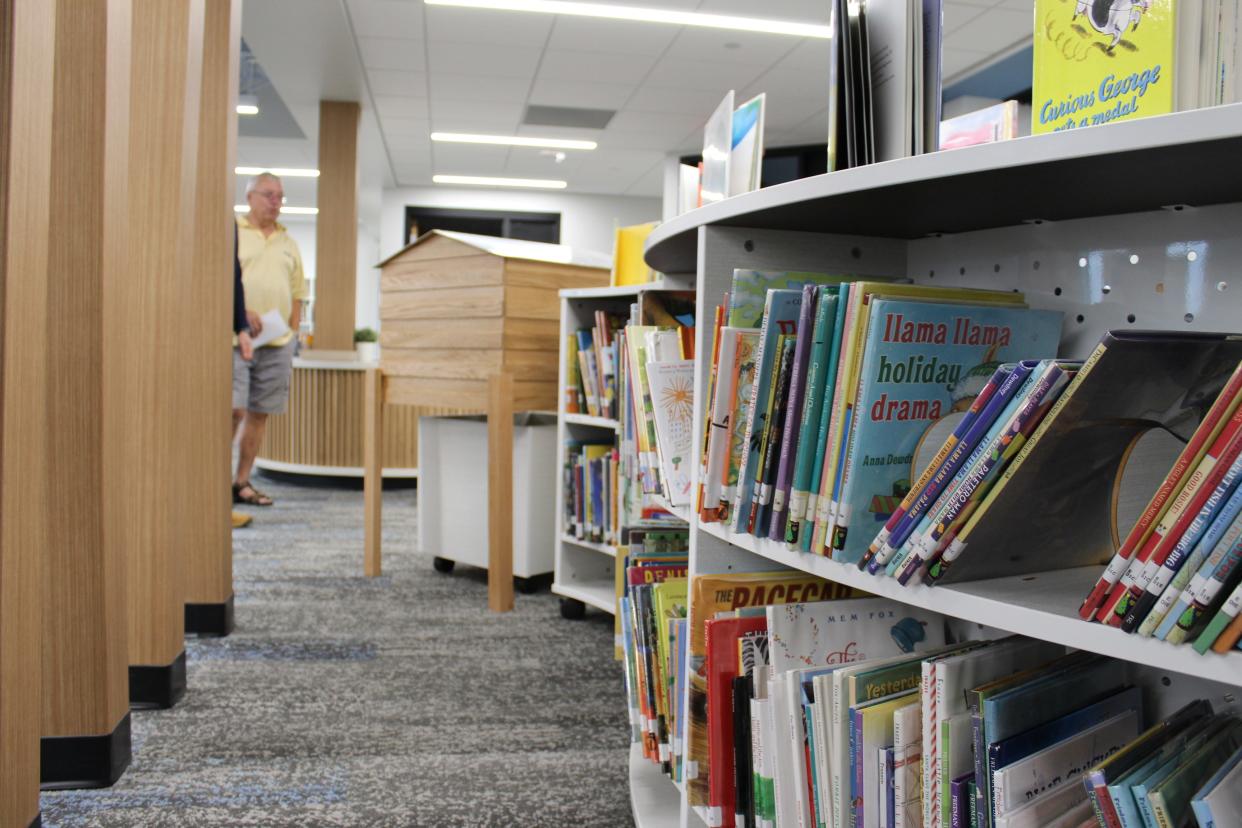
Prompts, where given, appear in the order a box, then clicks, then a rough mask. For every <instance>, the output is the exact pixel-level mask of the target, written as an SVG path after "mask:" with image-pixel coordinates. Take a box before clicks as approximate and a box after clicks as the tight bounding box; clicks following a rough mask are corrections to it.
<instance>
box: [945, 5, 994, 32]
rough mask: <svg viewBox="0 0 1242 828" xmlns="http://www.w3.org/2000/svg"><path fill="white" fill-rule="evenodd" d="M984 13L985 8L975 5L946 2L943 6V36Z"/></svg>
mask: <svg viewBox="0 0 1242 828" xmlns="http://www.w3.org/2000/svg"><path fill="white" fill-rule="evenodd" d="M989 5H990V4H989ZM985 11H987V8H986V7H984V6H980V5H978V4H977V3H967V2H963V0H946V2H945V4H944V32H945V34H949V33H951V32H954V31H956V30H957V29H960V28H961V27H962V26H965V25H966V24H967V23H969V22H970V21H971V20H974V19H975V18H976V17H978V16H979V15H981V14H983V13H984V12H985Z"/></svg>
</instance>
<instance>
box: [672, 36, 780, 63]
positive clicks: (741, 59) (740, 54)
mask: <svg viewBox="0 0 1242 828" xmlns="http://www.w3.org/2000/svg"><path fill="white" fill-rule="evenodd" d="M802 41H803V38H796V37H788V36H785V35H774V34H758V33H754V32H738V31H731V30H726V29H704V28H699V27H697V26H687V27H686V28H684V29H683V30H682V32H681V34H680V35H678V36H677V40H675V41H674V42H673V48H672V53H673V54H676V55H677V56H678V57H683V58H688V59H690V60H721V61H728V62H729V63H748V64H759V65H762V66H764V67H767V66H770V65H771V64H773V63H775V62H776V61H778V60H780V59H781V58H783V57H784V56H785V55H787V54H789V53H790V52H792V51H793V50H794V49H795V48H796V47H798V46H799V45H800V44H801V43H802Z"/></svg>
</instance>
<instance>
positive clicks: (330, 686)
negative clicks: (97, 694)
mask: <svg viewBox="0 0 1242 828" xmlns="http://www.w3.org/2000/svg"><path fill="white" fill-rule="evenodd" d="M256 479H257V478H256ZM261 485H262V486H263V487H264V488H265V489H266V490H267V491H269V492H270V493H271V494H272V495H273V496H274V497H276V498H277V504H276V505H275V506H274V507H271V508H267V509H252V510H251V511H252V512H253V513H254V514H255V522H254V524H252V526H251V528H248V529H241V530H238V531H236V532H235V533H234V538H235V570H236V574H235V584H236V601H237V631H236V632H235V633H234V634H233V635H232V636H230V637H229V638H224V639H202V640H190V641H188V642H187V654H188V661H189V692H188V693H187V695H186V697H185V699H184V701H182V702H181V704H179V705H178V706H177V707H176V708H174V709H172V710H169V711H160V712H146V711H144V712H135V713H134V714H133V729H134V759H133V764H132V765H131V766H130V768H129V770H128V771H127V772H126V774H125V776H124V777H122V779H121V781H120V782H119V783H118V784H117V785H115V786H114V787H113V788H111V789H109V790H101V791H77V792H67V793H55V794H51V793H49V794H44V796H43V817H44V824H45V825H47V826H50V827H51V828H71V826H109V828H110V827H111V826H126V827H127V828H128V827H129V826H263V827H264V828H268V827H269V826H270V827H271V828H276V827H277V826H459V825H460V826H467V825H468V826H610V828H611V827H612V826H627V825H631V824H632V821H631V817H630V810H629V793H628V781H627V780H628V776H627V770H626V761H627V756H628V745H627V740H628V736H627V733H628V729H627V726H626V722H625V712H624V711H625V702H624V689H623V678H622V673H621V668H620V666H619V665H618V664H617V663H616V662H614V661H613V660H612V618H611V616H605V615H603V614H599V613H589V614H588V616H587V620H586V621H582V622H570V621H565V620H562V619H561V617H560V614H559V612H558V607H557V600H556V598H555V596H553V595H551V594H550V593H549V592H548V591H547V590H546V588H545V589H544V590H543V591H542V592H540V593H538V594H536V595H531V596H527V595H518V596H517V610H516V611H515V612H513V613H511V614H508V615H495V614H491V613H489V612H487V610H486V604H487V587H486V577H485V574H484V573H483V572H481V571H479V570H469V569H465V570H464V571H463V570H461V569H459V571H458V572H456V573H454V574H452V575H449V576H445V575H440V574H438V573H436V572H434V571H433V570H432V567H431V558H430V556H429V555H424V554H422V553H417V552H415V551H414V545H415V509H414V500H415V491H414V490H413V489H412V488H405V489H396V490H390V491H388V492H386V493H385V498H384V509H385V520H384V526H385V533H384V544H385V552H386V557H385V566H386V570H385V571H386V574H385V576H384V577H383V578H380V579H376V580H368V579H365V578H363V577H362V576H361V570H362V565H361V549H362V493H361V490H360V489H358V488H356V487H350V486H349V485H348V484H346V485H344V486H329V485H310V486H308V485H302V484H298V483H295V482H292V481H291V480H289V479H281V480H273V479H271V478H264V479H263V480H262V484H261Z"/></svg>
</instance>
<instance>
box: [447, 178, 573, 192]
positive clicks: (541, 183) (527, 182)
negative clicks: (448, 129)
mask: <svg viewBox="0 0 1242 828" xmlns="http://www.w3.org/2000/svg"><path fill="white" fill-rule="evenodd" d="M431 180H432V181H434V182H435V183H437V184H469V185H471V186H473V187H531V188H534V189H537V190H563V189H565V188H566V187H568V186H569V184H568V183H567V182H565V181H554V180H552V179H549V178H492V177H490V176H486V175H433V176H432V177H431Z"/></svg>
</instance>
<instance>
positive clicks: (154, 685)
mask: <svg viewBox="0 0 1242 828" xmlns="http://www.w3.org/2000/svg"><path fill="white" fill-rule="evenodd" d="M184 695H185V650H182V651H181V655H179V656H177V657H176V658H175V659H173V662H172V664H169V665H168V666H167V667H148V666H146V665H140V666H137V667H135V666H133V665H130V668H129V706H130V708H131V709H133V710H166V709H168V708H169V707H172V706H173V705H174V704H176V703H177V702H179V701H181V697H182V696H184Z"/></svg>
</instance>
